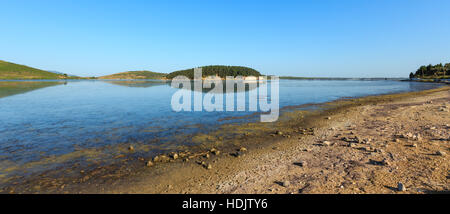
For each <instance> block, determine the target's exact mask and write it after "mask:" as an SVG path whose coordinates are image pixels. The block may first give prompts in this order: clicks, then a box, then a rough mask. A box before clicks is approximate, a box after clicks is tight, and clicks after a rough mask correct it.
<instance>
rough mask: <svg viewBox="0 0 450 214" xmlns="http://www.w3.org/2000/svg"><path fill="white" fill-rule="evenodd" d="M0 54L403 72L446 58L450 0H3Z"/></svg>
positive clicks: (80, 71)
mask: <svg viewBox="0 0 450 214" xmlns="http://www.w3.org/2000/svg"><path fill="white" fill-rule="evenodd" d="M0 5H1V10H0V26H1V27H0V59H2V60H6V61H11V62H15V63H19V64H25V65H30V66H33V67H38V68H41V69H45V70H56V71H61V72H66V73H69V74H75V75H81V76H99V75H104V74H111V73H116V72H122V71H127V70H141V69H147V70H152V71H156V72H171V71H174V70H178V69H184V68H191V67H195V66H202V65H213V64H226V65H243V66H249V67H253V68H255V69H257V70H259V71H261V72H262V73H264V74H276V75H292V76H320V77H323V76H331V77H338V76H342V77H351V76H356V77H385V76H386V77H405V76H407V75H408V74H409V72H410V71H414V70H415V69H416V68H417V67H418V66H419V65H422V64H429V63H433V64H435V63H440V62H450V1H448V0H422V1H417V0H355V1H345V0H343V1H338V0H330V1H317V0H315V1H313V0H310V1H263V0H258V1H243V0H240V1H239V0H236V1H231V0H227V1H225V0H223V1H221V0H214V1H211V0H204V1H197V0H189V1H188V0H186V1H167V0H165V1H162V0H161V1H149V0H142V1H133V0H128V1H125V0H124V1H113V0H108V1H100V0H95V1H92V0H86V1H85V0H76V1H67V0H54V1H48V0H39V1H37V0H28V1H23V0H7V1H5V0H0Z"/></svg>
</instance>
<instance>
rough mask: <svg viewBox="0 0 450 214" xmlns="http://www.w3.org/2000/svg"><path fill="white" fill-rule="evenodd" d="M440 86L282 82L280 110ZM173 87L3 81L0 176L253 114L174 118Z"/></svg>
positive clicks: (162, 141) (165, 139) (163, 141)
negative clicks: (52, 159) (54, 159)
mask: <svg viewBox="0 0 450 214" xmlns="http://www.w3.org/2000/svg"><path fill="white" fill-rule="evenodd" d="M437 86H438V85H436V84H427V83H414V82H399V81H328V80H281V81H280V107H284V106H290V105H299V104H306V103H320V102H326V101H331V100H335V99H338V98H342V97H357V96H365V95H374V94H384V93H393V92H405V91H417V90H423V89H429V88H434V87H437ZM177 90H178V89H175V88H171V87H170V85H169V84H166V83H164V82H158V81H109V82H108V81H68V82H56V81H55V82H52V81H47V82H7V81H2V82H0V118H1V119H0V175H2V174H3V175H5V174H7V173H10V172H12V171H14V170H13V169H16V168H14V167H17V166H22V165H24V164H27V163H28V164H29V163H33V162H37V161H39V160H41V159H43V158H46V157H47V158H48V157H58V156H61V155H63V154H68V153H71V152H73V151H76V150H79V149H84V148H95V147H104V146H108V145H114V144H120V143H125V142H142V143H146V144H154V145H155V147H154V148H159V149H161V148H164V146H165V145H167V146H168V145H173V144H184V145H189V143H190V139H189V137H186V138H179V137H178V138H177V136H182V135H186V134H189V133H196V132H208V131H210V130H213V129H215V128H217V127H218V126H219V125H220V124H223V123H230V122H236V120H220V119H223V118H226V117H231V116H241V115H247V114H251V112H195V113H194V112H179V113H177V112H174V111H173V110H172V108H171V105H170V101H171V97H172V95H173V93H174V92H176V91H177ZM238 122H239V121H238ZM155 150H156V149H155ZM150 152H152V151H150ZM47 167H50V166H47Z"/></svg>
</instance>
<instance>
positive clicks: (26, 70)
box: [0, 60, 66, 80]
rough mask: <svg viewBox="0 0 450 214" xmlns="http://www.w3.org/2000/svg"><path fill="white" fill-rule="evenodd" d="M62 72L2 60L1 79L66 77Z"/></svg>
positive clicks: (0, 65)
mask: <svg viewBox="0 0 450 214" xmlns="http://www.w3.org/2000/svg"><path fill="white" fill-rule="evenodd" d="M65 78H66V76H64V75H62V74H57V73H52V72H48V71H44V70H40V69H37V68H32V67H28V66H25V65H19V64H15V63H11V62H6V61H2V60H0V79H13V80H16V79H27V80H29V79H65Z"/></svg>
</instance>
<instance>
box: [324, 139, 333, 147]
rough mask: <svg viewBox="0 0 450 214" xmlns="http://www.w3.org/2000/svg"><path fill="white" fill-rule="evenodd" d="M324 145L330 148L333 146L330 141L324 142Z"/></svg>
mask: <svg viewBox="0 0 450 214" xmlns="http://www.w3.org/2000/svg"><path fill="white" fill-rule="evenodd" d="M322 145H324V146H330V145H331V142H330V141H327V140H326V141H323V142H322Z"/></svg>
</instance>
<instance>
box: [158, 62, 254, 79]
mask: <svg viewBox="0 0 450 214" xmlns="http://www.w3.org/2000/svg"><path fill="white" fill-rule="evenodd" d="M180 75H183V76H186V77H188V78H189V79H194V68H191V69H186V70H181V71H175V72H172V73H170V74H168V75H167V79H173V78H175V77H176V76H180ZM216 75H217V76H219V77H221V78H225V77H226V76H233V77H236V76H255V77H258V76H261V73H259V72H258V71H257V70H255V69H253V68H248V67H243V66H226V65H209V66H203V67H202V76H203V77H207V76H216Z"/></svg>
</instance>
